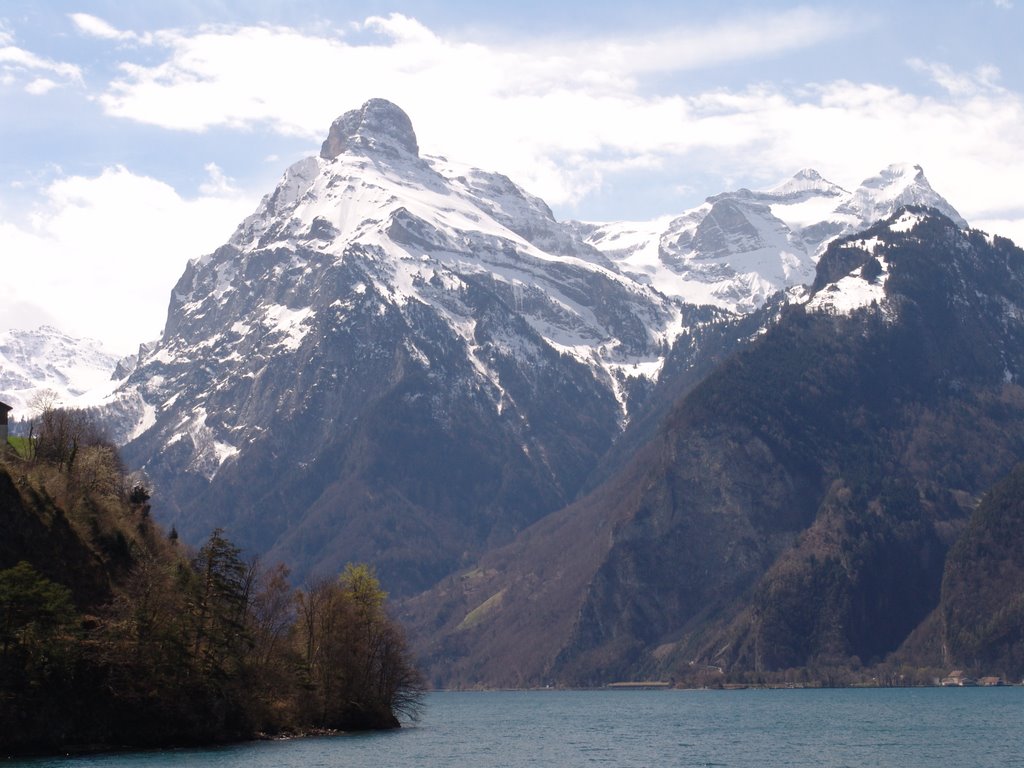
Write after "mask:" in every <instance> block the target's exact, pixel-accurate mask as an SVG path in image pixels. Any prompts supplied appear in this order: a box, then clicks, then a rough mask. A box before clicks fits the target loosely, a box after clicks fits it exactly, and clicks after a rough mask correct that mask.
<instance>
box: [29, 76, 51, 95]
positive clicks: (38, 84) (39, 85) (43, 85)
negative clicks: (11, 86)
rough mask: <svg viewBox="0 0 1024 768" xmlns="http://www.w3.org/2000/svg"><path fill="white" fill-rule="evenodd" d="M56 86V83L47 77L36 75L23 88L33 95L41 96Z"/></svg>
mask: <svg viewBox="0 0 1024 768" xmlns="http://www.w3.org/2000/svg"><path fill="white" fill-rule="evenodd" d="M56 87H57V83H55V82H54V81H53V80H51V79H50V78H48V77H37V78H36V79H35V80H33V81H32V82H30V83H29V84H28V85H26V86H25V90H26V91H27V92H28V93H31V94H32V95H33V96H42V95H44V94H46V93H49V92H50V91H52V90H53V89H54V88H56Z"/></svg>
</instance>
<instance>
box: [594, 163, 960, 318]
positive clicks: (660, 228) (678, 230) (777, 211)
mask: <svg viewBox="0 0 1024 768" xmlns="http://www.w3.org/2000/svg"><path fill="white" fill-rule="evenodd" d="M907 205H915V206H923V207H928V208H934V209H936V210H938V211H939V212H940V213H942V214H944V215H946V216H948V217H950V218H951V219H952V220H953V221H955V222H956V223H957V224H958V225H959V226H966V225H967V223H966V222H965V221H964V220H963V218H962V217H961V216H960V215H959V214H958V213H957V212H956V210H954V209H953V207H952V206H951V205H950V204H949V203H948V202H947V201H946V200H945V199H944V198H943V197H942V196H941V195H939V194H938V193H937V192H935V191H934V190H933V189H932V188H931V185H929V183H928V180H927V179H926V178H925V176H924V171H923V170H922V169H921V167H920V166H916V165H909V164H900V165H891V166H889V167H888V168H886V169H884V170H883V171H882V172H881V173H879V174H878V175H877V176H873V177H871V178H868V179H866V180H865V181H863V182H862V183H861V185H860V186H859V187H858V188H857V189H856V190H854V191H853V192H847V191H846V190H845V189H843V188H842V187H840V186H838V185H836V184H833V183H832V182H830V181H827V180H826V179H824V178H822V177H821V175H820V174H819V173H818V172H817V171H814V170H811V169H804V170H802V171H800V172H798V173H797V174H796V175H795V176H793V178H791V179H788V180H787V181H785V182H783V183H781V184H779V185H778V186H776V187H774V188H773V189H770V190H767V191H763V192H752V191H750V190H748V189H740V190H738V191H736V192H726V193H722V194H719V195H715V196H713V197H709V198H708V199H707V201H706V202H705V203H703V204H702V205H700V206H698V207H696V208H694V209H692V210H690V211H686V212H685V213H683V214H682V215H681V216H677V217H669V218H661V219H656V220H654V221H649V222H633V223H630V222H617V223H610V224H578V225H577V229H578V231H579V232H580V234H581V236H582V237H583V238H584V240H585V242H586V243H587V244H589V245H592V246H594V247H595V248H597V249H599V250H601V251H602V252H603V253H604V254H605V255H606V256H608V258H609V259H610V260H611V261H612V262H613V263H614V264H615V265H616V266H618V267H619V268H620V270H621V271H622V272H623V273H625V274H627V275H630V276H631V277H634V278H635V279H637V280H638V281H639V282H642V283H645V284H650V285H653V286H655V287H656V288H657V289H658V290H659V291H661V292H663V293H665V294H667V295H669V296H673V297H676V298H678V299H680V300H682V301H684V302H688V303H694V304H711V305H714V306H717V307H721V308H723V309H727V310H729V311H731V312H735V313H746V312H750V311H751V310H753V309H756V308H757V307H758V306H760V305H761V304H763V303H764V301H765V300H766V299H767V298H768V297H769V296H771V295H773V294H775V293H776V292H778V291H780V290H783V289H785V288H789V287H791V286H794V285H804V284H809V283H811V282H812V281H813V280H814V267H815V264H816V263H817V261H818V258H819V256H820V255H821V253H822V252H823V251H824V249H825V247H826V246H827V245H828V244H829V243H830V242H831V241H832V240H834V239H835V238H836V237H839V236H842V235H846V234H850V233H853V232H859V231H860V230H863V229H866V228H867V227H869V226H871V225H872V224H873V223H874V222H876V221H879V220H881V219H884V218H887V217H888V216H891V215H892V214H893V213H895V212H896V211H898V210H899V209H900V208H901V207H903V206H907Z"/></svg>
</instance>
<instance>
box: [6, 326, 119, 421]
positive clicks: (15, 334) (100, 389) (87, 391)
mask: <svg viewBox="0 0 1024 768" xmlns="http://www.w3.org/2000/svg"><path fill="white" fill-rule="evenodd" d="M118 363H119V358H118V356H117V355H114V354H111V353H110V352H108V351H106V350H105V349H103V346H102V344H101V343H100V342H99V341H96V340H94V339H78V338H74V337H72V336H68V335H67V334H65V333H63V332H61V331H59V330H57V329H56V328H52V327H50V326H46V325H44V326H41V327H39V328H36V329H35V330H31V331H25V330H8V331H0V400H2V401H3V402H5V403H7V404H8V405H11V406H13V407H14V413H13V415H12V418H15V419H17V418H21V417H27V416H28V415H29V403H31V401H32V399H33V397H34V396H35V395H36V393H38V392H40V391H42V390H50V391H51V392H52V393H53V396H54V399H55V402H56V403H58V404H60V405H62V406H66V407H72V408H84V407H89V406H94V405H96V404H97V403H99V402H100V401H101V400H102V399H103V398H104V397H106V396H108V395H109V394H110V393H111V392H112V391H113V390H114V388H115V387H116V385H117V383H116V381H114V371H115V369H116V368H117V365H118Z"/></svg>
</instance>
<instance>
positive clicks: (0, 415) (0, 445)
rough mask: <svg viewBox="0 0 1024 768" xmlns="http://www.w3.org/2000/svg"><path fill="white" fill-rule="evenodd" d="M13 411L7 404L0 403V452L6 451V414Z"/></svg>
mask: <svg viewBox="0 0 1024 768" xmlns="http://www.w3.org/2000/svg"><path fill="white" fill-rule="evenodd" d="M13 410H14V408H12V407H11V406H9V405H8V404H7V403H4V402H0V452H2V451H4V450H7V414H9V413H10V412H11V411H13Z"/></svg>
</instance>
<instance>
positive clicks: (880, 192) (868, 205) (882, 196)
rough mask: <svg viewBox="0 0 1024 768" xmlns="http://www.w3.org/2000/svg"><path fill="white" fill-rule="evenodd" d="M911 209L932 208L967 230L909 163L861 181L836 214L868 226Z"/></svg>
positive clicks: (894, 166) (919, 167)
mask: <svg viewBox="0 0 1024 768" xmlns="http://www.w3.org/2000/svg"><path fill="white" fill-rule="evenodd" d="M913 205H919V206H922V207H925V208H934V209H935V210H937V211H939V212H940V213H942V214H943V215H944V216H948V217H949V218H950V219H952V220H953V221H954V222H955V223H956V225H957V226H958V227H966V226H967V222H966V221H965V220H964V218H963V216H961V215H960V214H959V213H958V212H957V210H956V209H955V208H954V207H953V206H952V205H950V204H949V202H948V201H947V200H946V199H945V198H944V197H943V196H942V195H940V194H939V193H938V192H936V191H935V190H934V189H932V186H931V184H929V183H928V179H927V178H925V175H924V169H923V168H921V166H920V165H915V164H913V163H894V164H893V165H890V166H888V167H886V168H883V169H882V170H881V171H880V172H879V173H878V174H877V175H876V176H872V177H871V178H868V179H865V180H864V181H862V182H861V184H860V187H858V189H857V190H856V191H855V192H854V193H853V196H852V197H851V198H850V200H849V201H848V202H847V203H845V204H844V205H842V206H840V207H839V208H837V209H836V211H837V212H839V213H853V214H854V215H856V216H858V217H859V219H860V224H861V226H868V225H870V224H871V223H873V222H875V221H879V220H881V219H885V218H888V217H889V216H890V215H892V213H893V212H895V211H896V210H898V209H899V208H901V207H903V206H913Z"/></svg>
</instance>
